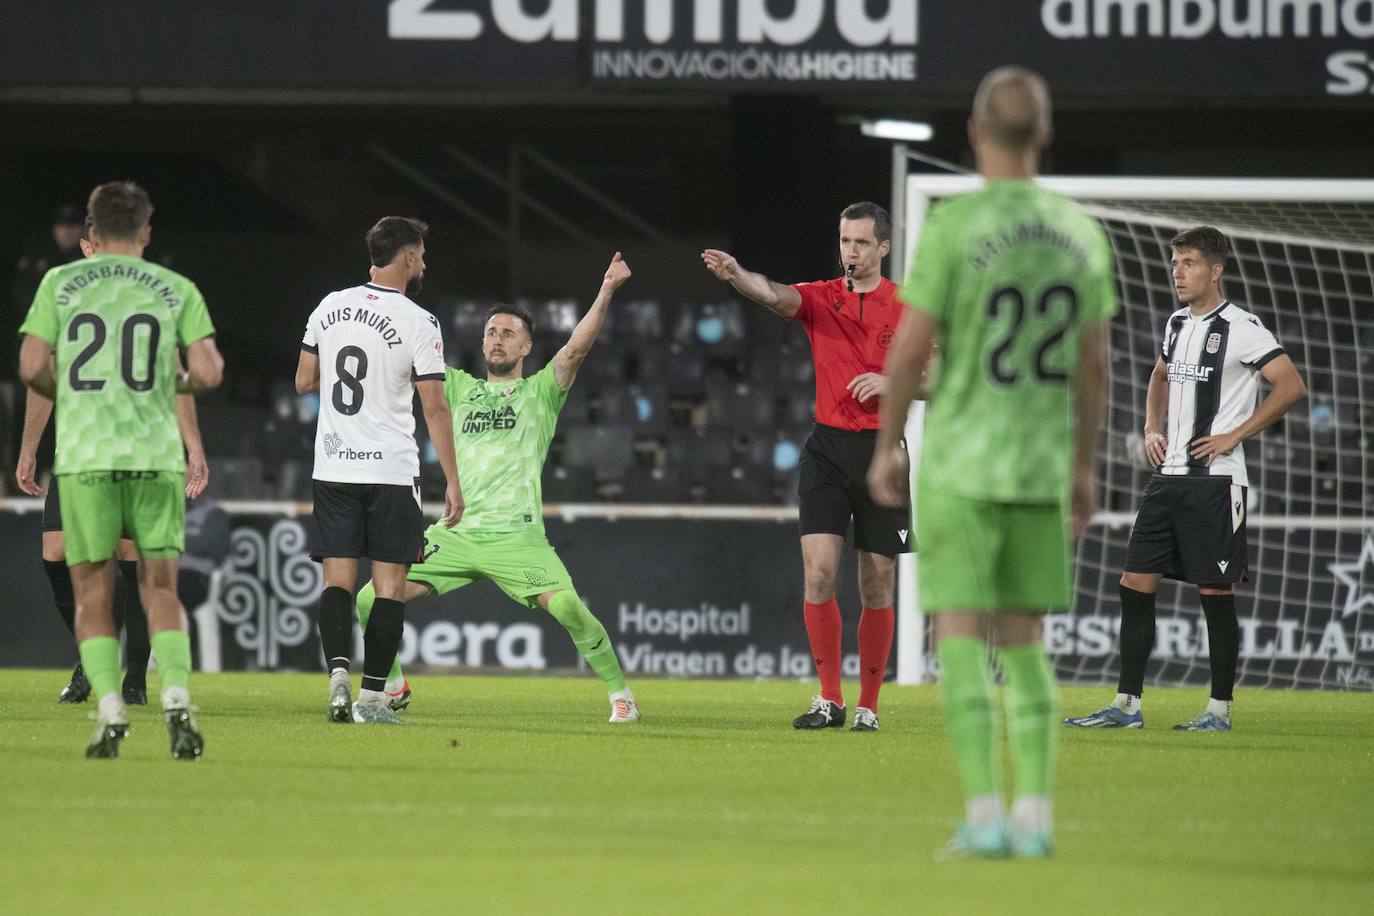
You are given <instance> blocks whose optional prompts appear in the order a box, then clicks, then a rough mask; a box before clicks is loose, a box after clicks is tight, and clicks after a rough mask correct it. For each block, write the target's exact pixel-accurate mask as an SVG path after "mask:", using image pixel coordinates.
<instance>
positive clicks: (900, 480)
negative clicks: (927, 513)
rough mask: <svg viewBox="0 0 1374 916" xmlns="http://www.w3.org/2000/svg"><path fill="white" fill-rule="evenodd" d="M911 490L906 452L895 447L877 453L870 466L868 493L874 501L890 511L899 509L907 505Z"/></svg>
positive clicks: (874, 454)
mask: <svg viewBox="0 0 1374 916" xmlns="http://www.w3.org/2000/svg"><path fill="white" fill-rule="evenodd" d="M910 489H911V472H910V470H909V469H908V465H907V459H906V452H904V451H903V450H902V449H901V448H899V447H897V446H895V445H894V446H893V447H891V448H886V449H879V450H878V451H875V452H874V453H873V463H872V464H870V465H869V466H868V492H869V495H871V496H872V497H873V501H874V502H875V503H877V504H878V505H880V506H887V507H888V508H889V509H898V508H901V507H902V506H904V505H906V497H907V491H908V490H910Z"/></svg>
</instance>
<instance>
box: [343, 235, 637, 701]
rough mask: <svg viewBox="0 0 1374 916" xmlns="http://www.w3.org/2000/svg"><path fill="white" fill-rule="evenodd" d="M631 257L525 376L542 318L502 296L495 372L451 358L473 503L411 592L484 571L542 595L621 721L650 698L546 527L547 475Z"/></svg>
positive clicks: (541, 602) (534, 596) (403, 687)
mask: <svg viewBox="0 0 1374 916" xmlns="http://www.w3.org/2000/svg"><path fill="white" fill-rule="evenodd" d="M629 278H630V266H629V265H628V264H626V263H625V262H624V261H623V260H622V259H621V257H620V252H618V251H617V252H616V253H615V257H614V258H612V259H611V264H610V266H609V267H608V268H606V274H605V276H604V277H603V278H602V282H601V290H600V292H599V293H598V294H597V297H596V300H595V301H594V302H593V303H592V307H591V308H590V309H589V310H588V311H587V314H586V315H584V316H583V317H582V320H581V321H580V322H578V324H577V327H576V328H574V329H573V332H572V336H571V337H569V338H568V342H567V344H565V345H564V346H563V348H562V349H561V350H559V351H558V352H557V353H556V354H555V355H554V357H553V360H552V361H551V362H550V363H549V364H548V365H547V366H545V367H544V368H543V369H541V370H539V371H538V372H536V373H534V374H533V375H531V376H530V377H529V378H525V377H524V365H525V357H527V356H528V355H529V353H530V349H531V346H532V343H533V333H534V319H533V317H532V316H531V315H530V314H529V312H528V311H526V310H525V309H523V308H520V307H519V306H507V305H498V306H496V307H494V308H493V309H492V310H491V313H490V314H489V315H488V317H487V323H486V326H485V329H484V330H483V338H482V356H483V358H484V359H485V360H486V363H487V377H486V379H479V378H474V377H473V376H471V375H468V374H467V373H466V372H461V371H459V370H457V369H453V368H449V369H448V370H447V372H446V378H445V381H444V396H445V397H446V398H447V399H448V403H449V407H450V409H451V410H452V412H453V444H454V449H455V452H456V454H457V458H458V467H459V468H460V469H461V473H462V475H463V496H464V499H465V501H466V508H465V510H464V512H463V518H462V521H460V522H459V524H458V526H457V527H455V528H445V527H444V526H443V525H432V526H430V528H429V530H428V531H426V532H425V547H424V554H423V556H424V560H423V562H421V563H418V564H416V565H414V566H412V567H411V568H410V572H409V574H408V576H407V582H406V590H405V598H404V600H405V601H407V602H409V601H411V600H413V599H415V598H421V597H424V596H425V595H443V594H446V593H448V592H451V591H453V590H454V589H457V588H462V587H463V586H464V585H467V584H469V583H471V582H473V581H475V580H477V579H484V578H485V579H491V580H492V581H494V582H495V583H496V584H497V585H498V586H500V588H501V590H502V591H504V592H505V593H506V594H507V595H509V596H510V597H511V598H513V599H514V600H516V601H518V602H520V603H521V604H524V605H526V606H528V607H532V608H533V607H542V608H543V609H544V610H546V611H548V612H549V613H550V614H552V615H553V616H554V618H555V619H557V620H558V622H559V623H560V624H562V625H563V626H564V628H566V629H567V631H568V635H569V636H571V637H572V640H573V644H574V645H575V646H577V651H578V652H580V653H581V655H582V657H583V658H584V659H586V660H587V664H588V665H590V666H591V669H592V670H593V671H595V672H596V673H597V674H598V675H599V676H600V677H601V680H602V681H603V682H605V684H606V688H607V690H608V691H609V692H610V700H611V718H610V721H611V722H612V723H616V724H619V723H626V722H636V721H638V720H639V707H638V706H637V705H636V704H635V698H634V694H633V693H632V692H631V691H630V688H629V687H628V686H626V684H625V675H624V672H622V671H621V669H620V661H619V660H618V659H617V658H616V654H615V649H614V647H612V645H611V639H610V636H609V635H608V634H607V633H606V628H605V627H604V626H603V625H602V624H601V622H600V621H599V620H597V619H596V617H595V616H593V615H592V612H591V611H590V610H588V609H587V606H586V605H585V604H583V603H582V600H581V599H580V598H579V597H578V596H577V589H576V588H574V587H573V583H572V578H571V577H570V576H569V575H568V571H567V570H566V569H565V568H564V567H563V561H562V560H560V559H559V558H558V554H556V553H555V552H554V550H553V547H552V546H550V545H549V541H548V538H546V537H545V535H544V516H543V500H542V496H541V490H540V481H539V479H540V476H541V474H542V473H543V470H544V458H545V456H546V455H547V454H548V450H549V443H550V442H551V441H552V440H553V433H554V427H555V426H556V425H557V423H558V412H559V411H560V410H562V409H563V403H564V401H566V400H567V397H568V389H570V388H571V387H572V384H573V381H574V380H575V379H576V378H577V371H578V369H579V368H581V366H582V362H583V360H585V359H586V358H587V354H588V353H589V352H590V351H591V348H592V344H594V343H595V342H596V337H597V334H599V333H600V332H601V325H602V323H603V322H604V321H605V320H606V311H607V309H608V308H609V307H610V303H611V298H612V297H613V296H614V295H615V292H616V290H617V289H619V288H620V287H621V285H622V284H624V282H625V281H626V280H628V279H629ZM375 597H376V595H375V592H374V591H373V588H372V584H371V583H368V584H367V586H365V587H364V588H363V590H362V591H361V592H359V593H358V620H359V622H360V623H361V625H362V626H363V627H364V628H366V627H367V619H368V615H369V614H371V612H372V602H373V601H374V600H375ZM386 687H387V693H388V695H389V696H390V705H391V707H392V708H393V709H398V710H399V709H403V708H405V706H406V705H408V704H409V702H410V686H409V685H408V684H407V683H406V680H405V676H404V675H403V674H402V672H401V665H400V662H399V661H397V662H396V663H395V664H394V665H393V666H392V669H391V673H390V676H389V678H388V680H387V685H386Z"/></svg>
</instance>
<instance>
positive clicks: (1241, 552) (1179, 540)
mask: <svg viewBox="0 0 1374 916" xmlns="http://www.w3.org/2000/svg"><path fill="white" fill-rule="evenodd" d="M1245 489H1246V488H1245V487H1243V486H1240V485H1239V484H1233V483H1232V482H1231V478H1230V477H1229V476H1225V475H1222V476H1217V477H1211V476H1206V477H1203V476H1197V477H1187V476H1182V475H1179V476H1173V475H1165V474H1156V475H1154V476H1153V477H1151V478H1150V482H1149V484H1147V485H1146V487H1145V495H1144V496H1143V497H1141V500H1140V510H1139V512H1138V513H1137V514H1136V517H1135V526H1134V527H1133V528H1132V529H1131V541H1130V544H1129V545H1128V546H1127V547H1126V572H1133V573H1160V574H1162V575H1163V576H1164V577H1165V578H1168V579H1177V580H1179V581H1180V582H1191V583H1193V584H1194V585H1204V586H1218V587H1224V586H1228V585H1231V584H1232V583H1235V582H1244V581H1246V579H1247V577H1248V573H1249V550H1248V548H1247V544H1246V537H1245V512H1246V507H1245Z"/></svg>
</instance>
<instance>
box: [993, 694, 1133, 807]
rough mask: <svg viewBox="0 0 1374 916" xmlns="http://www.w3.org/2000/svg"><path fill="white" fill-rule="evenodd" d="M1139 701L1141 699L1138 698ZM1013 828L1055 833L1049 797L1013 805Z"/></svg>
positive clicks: (1034, 797) (1024, 799)
mask: <svg viewBox="0 0 1374 916" xmlns="http://www.w3.org/2000/svg"><path fill="white" fill-rule="evenodd" d="M1136 699H1137V700H1139V697H1137V698H1136ZM1011 827H1012V829H1013V830H1015V831H1016V832H1017V833H1018V834H1020V833H1052V832H1054V814H1053V811H1052V809H1051V807H1050V799H1049V796H1047V795H1023V796H1021V797H1020V798H1018V799H1016V800H1015V801H1014V802H1012V803H1011Z"/></svg>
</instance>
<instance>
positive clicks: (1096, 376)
mask: <svg viewBox="0 0 1374 916" xmlns="http://www.w3.org/2000/svg"><path fill="white" fill-rule="evenodd" d="M1049 137H1050V98H1049V91H1048V89H1046V87H1045V84H1044V82H1043V81H1042V80H1041V79H1040V77H1039V76H1037V75H1035V74H1034V73H1031V72H1030V71H1028V70H1024V69H1021V68H1017V67H1006V68H1002V69H999V70H995V71H993V72H992V73H990V74H988V76H987V77H986V78H984V80H983V82H982V85H980V86H979V88H978V93H977V95H976V96H975V97H974V102H973V114H972V117H971V118H970V119H969V140H970V142H971V144H972V146H973V149H974V152H975V153H976V155H977V160H978V170H979V172H980V173H981V174H982V175H983V177H984V178H985V179H987V183H986V184H985V185H984V186H983V188H982V189H981V190H978V191H973V192H971V193H968V194H962V195H959V196H956V197H953V198H951V199H949V200H947V201H945V202H944V203H942V204H940V205H939V206H937V207H936V208H935V209H933V210H932V211H931V214H930V216H929V217H928V218H927V220H926V223H925V227H924V228H923V230H922V232H921V239H920V246H919V249H918V251H917V253H916V259H915V261H914V263H913V264H912V266H911V273H910V275H909V277H908V279H907V283H906V285H905V286H904V287H903V288H902V290H901V291H900V292H899V294H898V295H899V296H900V297H901V298H902V300H903V301H905V302H906V303H907V304H908V305H910V306H911V309H910V310H909V311H908V313H907V315H906V317H905V318H904V319H903V321H902V324H901V327H900V328H899V330H898V333H897V339H896V341H895V342H894V344H893V346H892V349H891V351H890V352H889V353H888V357H887V364H886V369H885V372H886V374H887V375H888V377H889V379H890V394H889V397H888V398H887V400H885V401H884V402H883V418H882V425H881V430H882V431H881V432H880V433H879V440H878V444H877V446H876V448H875V450H874V458H873V464H872V467H871V468H870V469H869V485H870V487H871V488H872V492H873V497H874V499H875V500H876V501H878V502H879V503H883V504H885V505H894V506H895V505H899V504H900V502H901V500H902V498H903V496H905V494H906V492H907V487H908V479H909V478H908V471H907V467H906V462H905V461H904V460H903V452H902V450H901V449H900V448H899V447H898V436H900V434H901V431H902V428H903V425H904V423H905V420H906V413H907V407H908V405H909V404H910V402H911V400H912V398H913V397H915V395H916V393H917V389H918V386H919V383H920V380H921V376H922V373H923V372H924V371H925V369H926V366H927V364H928V363H929V361H930V357H931V352H932V345H933V344H936V343H938V345H939V347H940V358H939V362H938V365H937V366H936V367H935V370H934V381H933V383H932V386H931V391H930V404H929V407H928V409H927V413H926V421H925V433H924V437H923V442H922V449H921V464H920V469H919V471H918V475H917V485H916V490H917V495H916V504H915V513H916V535H917V543H918V544H920V545H921V563H920V573H919V575H920V595H921V605H922V607H923V609H924V610H926V611H927V612H928V613H931V614H934V615H936V623H935V630H936V639H937V641H938V645H939V648H938V652H939V658H940V668H941V685H942V694H943V697H944V706H945V721H946V726H947V731H948V734H949V738H950V743H951V744H952V745H953V748H954V756H955V762H956V763H957V765H958V770H959V776H960V780H961V782H962V784H963V788H964V796H965V818H964V822H963V824H961V825H960V827H959V830H958V832H957V833H956V834H955V836H954V839H953V840H952V841H951V842H950V844H949V845H948V846H947V847H946V848H945V850H944V853H945V854H946V855H953V856H978V857H991V858H1001V857H1005V856H1008V855H1011V854H1013V853H1015V854H1016V855H1019V856H1026V857H1030V858H1043V857H1046V856H1049V855H1051V854H1052V852H1053V835H1054V834H1053V819H1052V812H1051V793H1052V789H1053V777H1054V752H1055V740H1056V736H1057V734H1058V728H1059V722H1058V707H1059V700H1058V686H1057V684H1056V682H1055V677H1054V670H1053V668H1052V667H1051V665H1050V662H1049V657H1048V656H1047V655H1046V653H1045V649H1044V647H1043V644H1042V638H1043V636H1042V615H1043V614H1044V613H1045V612H1047V611H1062V610H1066V609H1068V608H1069V607H1070V603H1071V597H1072V590H1073V589H1072V577H1071V575H1070V570H1069V546H1070V516H1071V517H1072V530H1073V533H1074V535H1075V536H1077V535H1079V534H1081V533H1082V531H1083V529H1084V527H1086V525H1087V522H1088V518H1089V517H1090V516H1091V514H1092V510H1093V506H1094V504H1095V502H1096V467H1095V460H1096V450H1097V438H1098V430H1099V428H1100V425H1101V420H1102V408H1103V403H1104V391H1105V388H1106V349H1107V342H1106V334H1107V322H1108V320H1109V319H1110V318H1111V316H1112V315H1113V314H1114V313H1115V312H1116V294H1115V290H1114V287H1113V279H1112V255H1111V249H1110V248H1109V246H1108V243H1107V239H1106V236H1105V234H1104V233H1103V232H1102V229H1101V227H1100V226H1098V225H1097V223H1096V222H1094V221H1093V220H1092V218H1090V217H1089V216H1087V215H1086V214H1085V213H1084V212H1083V211H1082V210H1081V209H1080V208H1079V207H1078V205H1077V204H1075V203H1073V202H1072V201H1070V200H1068V199H1067V198H1065V197H1062V196H1060V195H1058V194H1055V193H1052V192H1050V191H1046V190H1043V189H1041V188H1039V187H1037V186H1036V185H1035V184H1034V183H1033V182H1032V179H1033V178H1034V177H1035V175H1036V172H1037V170H1038V166H1039V158H1040V150H1041V149H1043V148H1044V147H1045V145H1046V144H1047V143H1048V142H1049ZM989 642H994V643H995V644H996V647H997V654H998V660H999V661H1000V662H1001V667H1002V671H1003V674H1004V676H1005V679H1006V697H1005V706H1006V715H1007V734H1008V738H1009V743H1010V747H1011V758H1012V764H1013V771H1014V774H1015V775H1014V788H1013V793H1012V794H1013V799H1014V800H1013V804H1012V808H1011V818H1010V824H1008V823H1007V819H1006V818H1005V816H1004V814H1003V805H1002V795H1001V792H1000V790H999V788H998V782H999V780H998V778H997V772H998V769H999V765H998V761H999V760H1000V759H1001V754H1000V751H999V749H998V748H997V746H996V742H995V741H994V734H995V729H994V716H993V705H992V704H993V698H992V685H991V683H990V681H989V677H988V644H989Z"/></svg>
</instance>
